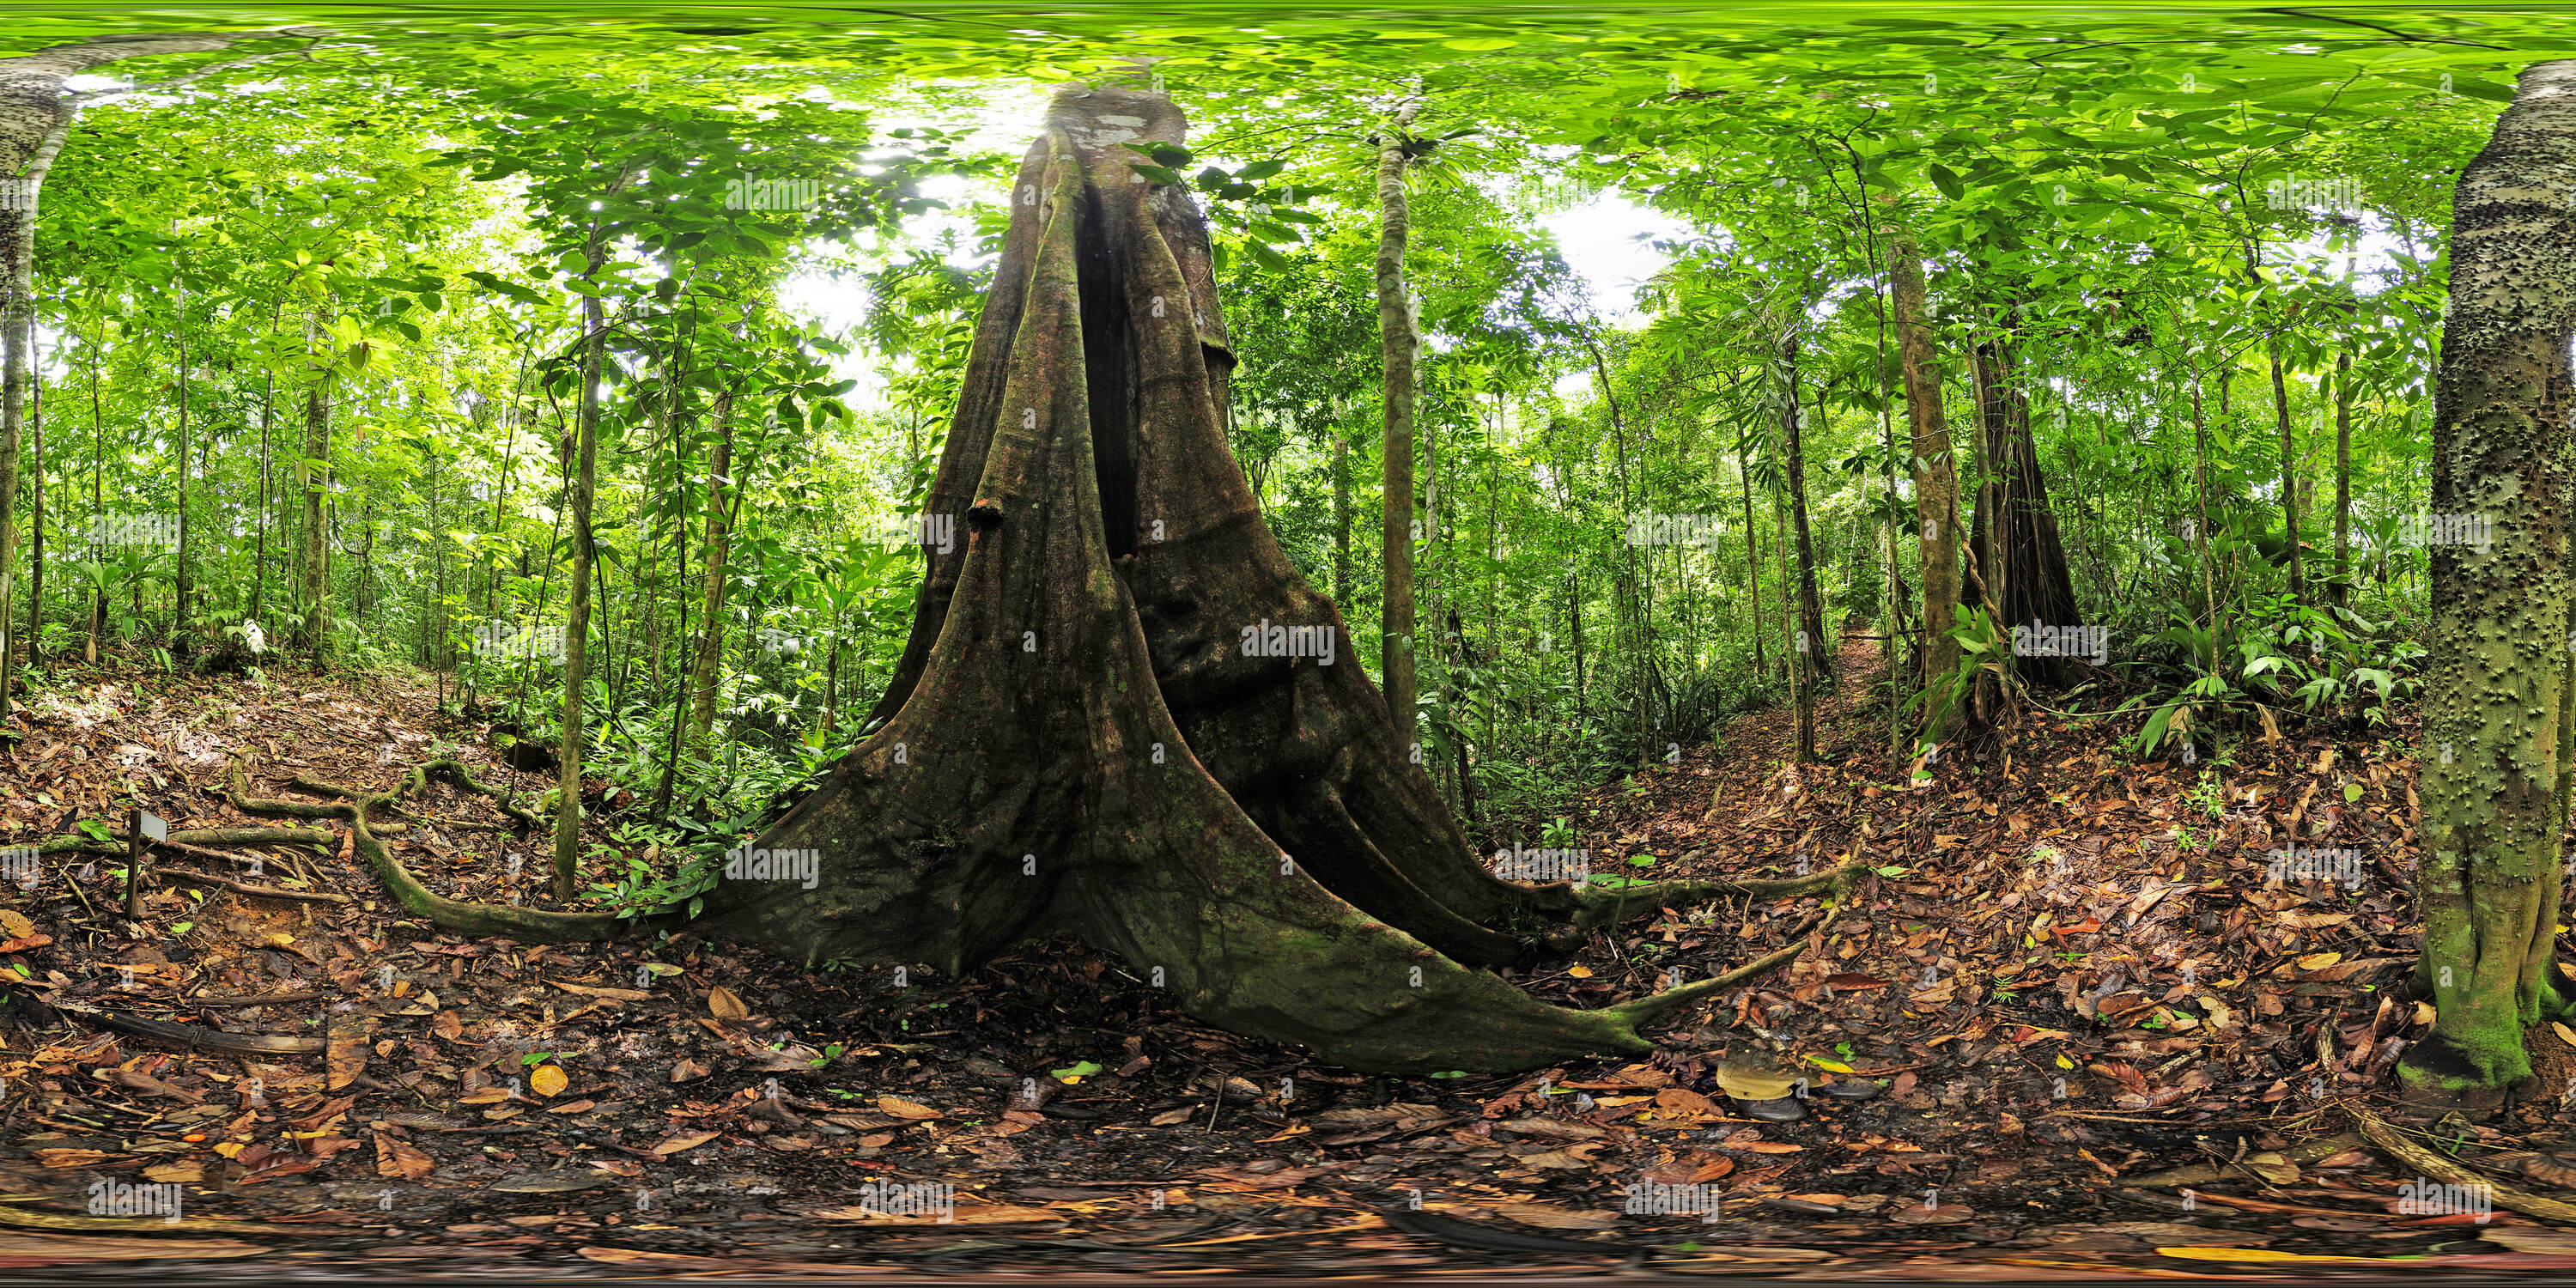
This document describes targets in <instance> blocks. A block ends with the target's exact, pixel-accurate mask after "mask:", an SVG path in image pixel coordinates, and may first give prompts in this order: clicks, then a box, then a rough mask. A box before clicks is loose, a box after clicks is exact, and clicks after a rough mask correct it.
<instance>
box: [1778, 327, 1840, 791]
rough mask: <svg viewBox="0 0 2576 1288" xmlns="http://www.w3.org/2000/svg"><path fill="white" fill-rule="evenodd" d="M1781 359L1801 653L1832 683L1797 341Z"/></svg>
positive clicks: (1811, 669) (1813, 671)
mask: <svg viewBox="0 0 2576 1288" xmlns="http://www.w3.org/2000/svg"><path fill="white" fill-rule="evenodd" d="M1781 357H1782V359H1783V360H1784V364H1785V365H1784V374H1785V376H1786V378H1787V380H1788V390H1787V395H1788V396H1787V397H1786V398H1784V399H1783V400H1782V401H1781V404H1780V415H1781V418H1782V421H1783V424H1782V428H1783V429H1785V430H1786V431H1788V437H1789V514H1790V519H1791V521H1792V522H1793V523H1795V524H1796V525H1797V529H1798V614H1799V620H1800V621H1802V622H1804V623H1806V634H1807V646H1806V647H1805V648H1802V649H1800V650H1798V651H1799V653H1800V654H1801V655H1803V657H1804V658H1805V660H1806V663H1807V673H1808V675H1809V676H1810V677H1811V678H1824V679H1831V678H1833V674H1834V660H1835V659H1834V657H1833V652H1834V636H1833V635H1831V634H1829V633H1827V631H1826V630H1825V610H1824V601H1823V600H1822V599H1821V598H1820V597H1819V596H1818V595H1817V594H1816V547H1815V542H1814V540H1813V539H1812V538H1811V537H1810V536H1809V535H1808V527H1807V449H1806V444H1805V435H1804V433H1803V431H1801V430H1800V428H1799V426H1798V421H1799V414H1798V341H1797V340H1796V338H1794V337H1792V338H1791V339H1789V340H1788V341H1787V342H1785V343H1784V344H1782V345H1781ZM1809 750H1810V752H1812V751H1813V748H1810V749H1809Z"/></svg>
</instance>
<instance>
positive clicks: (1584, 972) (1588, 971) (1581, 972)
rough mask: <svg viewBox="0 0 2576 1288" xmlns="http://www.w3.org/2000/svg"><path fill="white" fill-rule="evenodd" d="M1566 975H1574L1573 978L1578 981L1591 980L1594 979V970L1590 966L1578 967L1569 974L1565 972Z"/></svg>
mask: <svg viewBox="0 0 2576 1288" xmlns="http://www.w3.org/2000/svg"><path fill="white" fill-rule="evenodd" d="M1565 973H1566V974H1568V975H1572V976H1573V977H1575V978H1576V979H1590V978H1592V968H1591V967H1589V966H1577V967H1575V968H1574V969H1572V970H1570V971H1567V972H1565Z"/></svg>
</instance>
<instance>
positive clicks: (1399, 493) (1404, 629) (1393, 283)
mask: <svg viewBox="0 0 2576 1288" xmlns="http://www.w3.org/2000/svg"><path fill="white" fill-rule="evenodd" d="M1413 111H1414V105H1413V104H1410V103H1407V104H1406V105H1405V106H1404V108H1403V110H1401V111H1399V112H1397V113H1396V119H1395V126H1394V128H1392V129H1390V130H1388V131H1387V132H1385V133H1383V134H1381V135H1379V136H1378V140H1377V205H1378V238H1377V323H1378V357H1379V361H1380V364H1381V365H1382V366H1383V367H1384V369H1385V375H1386V381H1385V398H1386V433H1385V435H1384V437H1383V438H1382V439H1381V440H1380V442H1379V447H1380V449H1381V450H1382V451H1383V452H1384V453H1385V458H1386V468H1385V496H1384V498H1383V502H1384V522H1383V525H1382V527H1381V531H1380V536H1381V544H1382V546H1383V547H1384V557H1385V569H1384V575H1385V579H1386V596H1385V603H1384V606H1383V608H1382V610H1381V614H1382V615H1381V618H1380V632H1379V633H1380V643H1379V666H1378V672H1379V675H1380V677H1381V678H1382V679H1383V681H1384V684H1385V690H1386V707H1387V711H1388V713H1389V714H1391V715H1392V716H1393V717H1394V718H1395V725H1396V728H1397V729H1398V730H1399V731H1401V732H1402V733H1403V734H1404V735H1405V737H1406V738H1407V740H1408V741H1409V740H1410V739H1411V738H1412V735H1413V728H1414V723H1413V700H1414V679H1413V527H1414V523H1413V382H1414V376H1413V359H1414V352H1413V351H1414V345H1415V339H1414V334H1413V325H1414V324H1413V299H1412V288H1411V287H1410V286H1409V285H1407V284H1406V282H1405V280H1404V241H1405V237H1406V235H1407V234H1408V233H1410V232H1411V230H1412V227H1413V211H1412V207H1411V206H1410V205H1409V204H1408V203H1407V202H1406V200H1405V195H1404V165H1405V161H1406V156H1405V150H1404V139H1403V135H1402V131H1403V130H1404V128H1405V127H1406V126H1408V125H1411V124H1412V123H1413Z"/></svg>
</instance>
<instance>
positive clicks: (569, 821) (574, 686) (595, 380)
mask: <svg viewBox="0 0 2576 1288" xmlns="http://www.w3.org/2000/svg"><path fill="white" fill-rule="evenodd" d="M627 178H628V176H626V175H622V174H621V175H619V176H618V177H617V178H616V179H615V180H614V181H612V182H611V183H610V184H609V187H608V190H609V191H610V192H612V193H613V192H616V191H618V190H619V189H621V188H623V187H625V186H626V183H627ZM587 251H588V259H587V262H586V263H585V264H584V266H583V269H582V277H583V279H584V280H585V281H588V280H595V279H596V278H597V277H598V276H599V266H600V265H601V264H602V263H603V262H605V261H606V260H607V258H608V249H607V243H606V236H605V234H604V233H603V232H602V230H601V229H600V226H599V224H598V222H597V221H596V220H594V221H592V223H591V226H590V244H589V246H588V247H587ZM581 318H582V341H581V368H580V378H581V393H580V398H579V402H578V406H579V411H578V412H576V413H575V416H574V431H573V442H572V443H570V444H569V445H568V447H569V450H570V453H571V456H572V460H571V462H570V465H571V474H572V480H571V482H572V487H571V491H572V498H571V499H572V580H571V582H570V584H569V590H570V591H571V593H570V595H568V596H567V597H566V600H565V606H564V627H563V681H564V701H563V743H562V746H561V748H560V749H559V750H558V751H557V753H556V760H557V765H558V768H559V769H560V771H561V777H560V778H559V779H558V780H557V782H558V785H559V786H560V787H561V789H562V798H561V799H560V800H558V801H557V802H556V805H555V854H554V894H555V902H557V903H571V902H572V901H573V898H574V896H575V895H576V894H577V893H578V892H579V891H578V887H577V881H578V878H579V876H580V873H581V752H582V727H581V724H582V699H583V697H584V696H585V695H584V691H583V686H584V685H585V684H587V683H588V681H589V679H590V672H589V662H590V566H591V563H592V561H593V560H594V559H595V558H596V557H597V552H596V550H595V548H594V547H593V544H592V540H591V530H590V504H591V499H592V496H593V494H594V490H595V486H596V483H597V480H598V455H599V377H600V369H601V367H602V366H603V365H605V363H606V361H607V351H608V319H607V314H606V311H605V310H604V309H603V308H602V306H601V304H600V301H599V296H598V295H597V294H596V293H585V294H583V296H582V297H581Z"/></svg>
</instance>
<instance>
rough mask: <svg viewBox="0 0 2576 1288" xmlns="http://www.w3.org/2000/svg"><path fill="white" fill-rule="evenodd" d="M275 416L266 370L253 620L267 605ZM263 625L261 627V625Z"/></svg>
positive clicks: (273, 378)
mask: <svg viewBox="0 0 2576 1288" xmlns="http://www.w3.org/2000/svg"><path fill="white" fill-rule="evenodd" d="M276 418H277V373H276V372H273V371H272V372H269V373H267V375H266V379H265V380H264V381H263V382H262V384H261V386H260V394H259V545H258V548H257V551H256V552H255V553H254V554H252V556H251V561H250V620H251V621H253V622H257V621H259V619H260V614H261V613H263V612H265V611H267V606H268V506H269V495H268V466H269V459H268V455H269V454H268V431H269V426H270V423H271V422H273V421H274V420H276ZM263 629H264V628H263Z"/></svg>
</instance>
